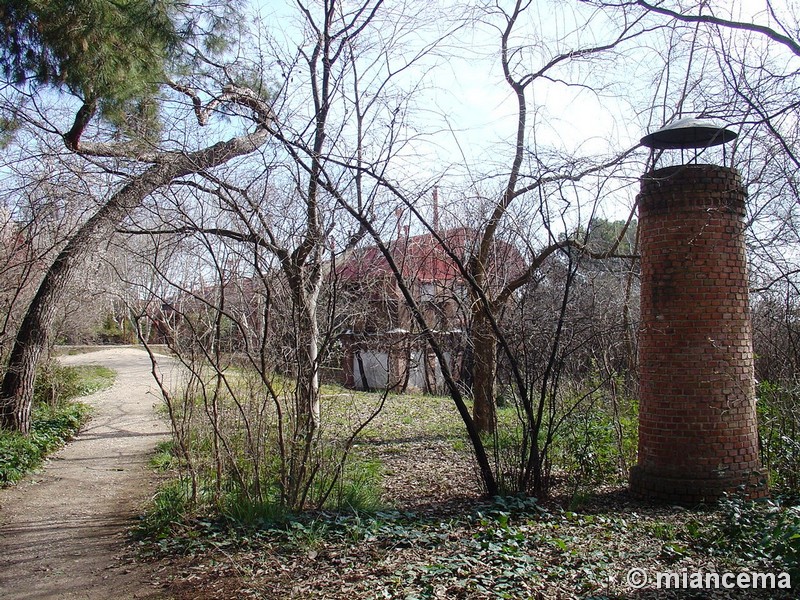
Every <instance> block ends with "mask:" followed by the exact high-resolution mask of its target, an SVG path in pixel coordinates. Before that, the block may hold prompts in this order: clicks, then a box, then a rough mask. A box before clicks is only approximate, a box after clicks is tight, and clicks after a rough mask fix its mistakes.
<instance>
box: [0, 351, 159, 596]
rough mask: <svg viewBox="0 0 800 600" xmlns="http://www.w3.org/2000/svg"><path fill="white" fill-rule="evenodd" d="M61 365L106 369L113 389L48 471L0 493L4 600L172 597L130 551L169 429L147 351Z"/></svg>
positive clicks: (93, 399)
mask: <svg viewBox="0 0 800 600" xmlns="http://www.w3.org/2000/svg"><path fill="white" fill-rule="evenodd" d="M63 362H64V363H65V364H101V365H104V366H107V367H109V368H111V369H113V370H115V371H116V372H117V379H116V383H115V384H114V386H113V387H112V388H111V389H109V390H107V391H105V392H100V393H98V394H95V395H93V396H90V397H88V398H86V401H87V402H88V403H89V404H92V405H93V406H94V407H95V409H96V410H95V415H94V417H93V419H92V420H91V421H90V422H89V424H88V426H87V427H86V429H85V431H83V432H81V434H80V435H79V436H78V437H77V438H76V439H75V440H73V441H72V442H71V443H70V444H68V445H67V447H66V448H64V449H62V450H61V451H60V452H59V453H58V454H57V455H56V456H55V457H54V458H53V459H52V460H50V461H49V462H48V463H47V465H46V467H45V469H44V470H43V471H42V472H40V473H37V474H35V475H33V476H31V477H28V478H27V479H26V480H25V481H24V482H22V483H20V484H19V485H17V486H15V487H13V488H9V489H4V490H2V489H0V598H4V599H6V600H12V599H15V600H17V599H19V600H21V599H23V598H24V599H34V598H35V599H50V598H53V599H55V598H58V599H59V600H62V599H82V600H107V599H117V600H125V599H128V598H151V599H155V598H158V599H163V598H167V597H168V596H167V595H166V594H165V592H164V591H163V589H162V588H161V584H160V583H159V581H158V577H157V575H156V574H155V573H154V572H153V568H152V567H146V566H143V565H138V564H137V565H134V564H132V562H131V558H130V556H129V555H128V553H127V552H126V550H125V542H126V529H127V528H128V527H130V525H131V524H133V523H134V521H135V518H136V515H137V514H139V512H140V511H141V508H142V505H143V503H144V502H145V501H146V500H147V499H148V498H149V497H150V496H151V495H152V493H153V490H154V481H153V475H152V473H151V472H149V471H148V469H147V461H148V458H149V456H150V455H151V453H152V451H153V448H154V447H155V445H156V444H157V443H158V442H159V441H160V440H163V439H166V437H167V433H168V427H167V424H166V423H165V422H164V421H163V420H162V419H160V418H159V417H158V416H157V415H156V413H155V411H154V406H155V405H156V404H157V403H158V402H159V398H160V396H159V394H158V389H157V387H156V385H155V381H154V380H153V378H152V376H151V375H150V362H149V360H148V358H147V355H146V354H145V353H144V352H143V351H141V350H136V349H133V348H112V349H107V350H101V351H98V352H92V353H89V354H82V355H76V356H68V357H64V359H63Z"/></svg>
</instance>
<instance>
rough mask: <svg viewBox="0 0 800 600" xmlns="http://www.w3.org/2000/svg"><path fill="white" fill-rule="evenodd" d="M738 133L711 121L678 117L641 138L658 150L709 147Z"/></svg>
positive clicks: (726, 140) (644, 142) (734, 136)
mask: <svg viewBox="0 0 800 600" xmlns="http://www.w3.org/2000/svg"><path fill="white" fill-rule="evenodd" d="M737 135H738V134H737V133H736V132H735V131H732V130H730V129H725V128H724V127H719V126H717V125H714V124H713V123H710V122H709V121H701V120H700V119H695V118H691V117H689V118H685V119H678V120H677V121H675V122H673V123H670V124H669V125H665V126H664V127H662V128H661V129H659V130H658V131H654V132H653V133H650V134H648V135H646V136H644V137H643V138H642V139H641V142H642V144H643V145H645V146H647V147H648V148H654V149H657V150H679V149H680V150H683V149H689V148H708V147H709V146H718V145H720V144H724V143H726V142H730V141H731V140H734V139H736V136H737Z"/></svg>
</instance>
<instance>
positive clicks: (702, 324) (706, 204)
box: [630, 164, 766, 504]
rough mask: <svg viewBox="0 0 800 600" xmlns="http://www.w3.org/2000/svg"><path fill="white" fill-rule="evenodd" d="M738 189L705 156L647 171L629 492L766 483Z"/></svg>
mask: <svg viewBox="0 0 800 600" xmlns="http://www.w3.org/2000/svg"><path fill="white" fill-rule="evenodd" d="M745 198H746V192H745V190H744V188H743V187H742V184H741V181H740V179H739V175H738V173H737V172H736V171H735V170H733V169H729V168H726V167H720V166H713V165H697V164H692V165H681V166H677V167H667V168H663V169H659V170H656V171H652V172H651V173H649V174H648V175H647V176H646V177H645V178H643V180H642V186H641V193H640V194H639V197H638V203H639V236H640V244H641V273H642V275H641V277H642V279H641V328H640V331H639V377H640V396H639V397H640V409H639V410H640V414H639V458H638V464H637V465H636V466H635V467H634V468H633V469H632V470H631V479H630V486H631V491H632V493H633V494H634V495H636V496H639V497H644V498H649V499H654V500H661V501H666V502H675V503H681V504H694V503H699V502H713V501H715V500H717V499H718V498H719V497H720V496H721V495H722V494H723V493H725V492H736V491H738V490H745V491H746V493H747V494H748V495H750V496H751V497H753V496H762V495H764V494H766V485H765V483H764V477H763V473H762V471H761V465H760V461H759V452H758V431H757V428H756V409H755V379H754V370H753V349H752V331H751V323H750V312H749V306H748V281H747V263H746V255H745V243H744V217H745Z"/></svg>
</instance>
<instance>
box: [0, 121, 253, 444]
mask: <svg viewBox="0 0 800 600" xmlns="http://www.w3.org/2000/svg"><path fill="white" fill-rule="evenodd" d="M267 137H268V133H267V132H266V130H261V129H260V130H259V131H257V132H256V133H254V134H252V135H247V136H243V137H240V138H234V139H232V140H229V141H226V142H219V143H217V144H214V145H213V146H211V147H209V148H205V149H203V150H198V151H196V152H193V153H190V154H175V155H167V154H165V155H164V156H163V159H164V162H162V163H159V164H156V165H154V166H152V167H150V168H149V169H147V170H146V171H145V172H144V173H142V174H141V175H138V176H136V177H135V178H133V179H132V180H131V181H130V182H128V183H127V184H126V185H125V186H123V187H122V189H120V190H119V191H118V192H117V193H116V194H114V195H113V196H112V197H111V199H110V200H109V201H108V202H107V203H106V204H105V205H103V207H102V208H101V209H100V210H98V211H97V212H96V213H95V214H94V215H93V216H92V217H91V218H90V219H89V220H88V221H86V223H84V224H83V225H82V226H81V227H80V228H79V229H78V231H77V232H76V233H75V235H74V236H73V237H72V238H71V239H70V240H69V242H68V243H67V245H66V246H65V247H64V249H63V250H61V252H60V253H59V255H58V257H57V258H56V259H55V261H54V262H53V264H52V265H51V266H50V268H49V269H48V270H47V273H46V274H45V276H44V279H43V280H42V283H41V285H40V286H39V289H38V291H37V292H36V295H35V296H34V298H33V300H32V301H31V304H30V305H29V306H28V311H27V313H26V314H25V318H24V319H23V321H22V324H21V325H20V328H19V330H18V332H17V336H16V339H15V340H14V347H13V349H12V350H11V355H10V357H9V362H8V366H7V368H6V372H5V375H4V376H3V382H2V386H0V428H2V429H9V430H13V431H20V432H23V433H28V432H29V431H30V424H31V423H30V422H31V407H32V404H33V383H34V379H35V377H36V367H37V366H38V364H39V360H40V359H41V356H42V352H43V350H44V349H45V347H46V345H47V343H48V340H49V337H50V332H51V329H52V327H53V322H54V320H55V313H56V307H57V306H58V302H59V300H60V299H61V297H62V296H63V294H64V291H65V289H66V287H67V285H68V284H69V282H70V279H71V277H72V273H73V272H74V270H75V269H76V268H79V267H80V265H81V264H82V263H83V262H84V260H85V259H86V257H87V256H89V255H90V254H92V253H93V252H95V251H96V250H97V248H98V247H99V245H100V244H101V243H102V241H103V240H105V239H108V238H109V237H110V236H111V235H112V234H113V233H114V230H115V229H116V226H117V224H118V223H120V222H121V221H122V220H123V219H124V218H125V217H126V216H127V215H128V214H130V212H131V211H132V210H133V209H135V208H136V207H138V206H139V205H140V204H141V203H142V201H143V200H144V199H145V198H146V197H147V196H148V195H150V194H151V193H152V192H153V191H155V190H156V189H158V188H159V187H161V186H163V185H166V184H168V183H170V182H171V181H173V180H174V179H175V178H176V177H181V176H185V175H189V174H191V173H196V172H198V171H200V170H202V169H208V168H211V167H215V166H217V165H220V164H222V163H224V162H226V161H228V160H229V159H231V158H233V157H235V156H240V155H243V154H248V153H250V152H252V151H253V150H254V149H256V148H257V147H258V146H260V145H261V144H262V143H263V142H264V141H266V139H267Z"/></svg>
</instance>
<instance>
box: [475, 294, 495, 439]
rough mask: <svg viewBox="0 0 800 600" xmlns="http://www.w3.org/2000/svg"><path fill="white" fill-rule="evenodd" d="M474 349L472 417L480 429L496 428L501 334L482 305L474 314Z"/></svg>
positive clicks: (485, 430) (481, 430) (491, 429)
mask: <svg viewBox="0 0 800 600" xmlns="http://www.w3.org/2000/svg"><path fill="white" fill-rule="evenodd" d="M470 338H471V342H472V353H473V356H472V358H473V371H472V395H473V405H472V418H473V420H474V421H475V427H476V429H477V430H478V431H480V432H482V433H485V432H489V431H494V429H495V427H496V426H497V408H496V404H495V397H494V396H495V379H496V377H497V336H496V335H495V332H494V331H492V326H491V324H490V323H489V321H488V319H487V318H486V315H485V314H484V313H483V311H482V309H480V308H478V309H477V310H476V311H475V313H474V314H473V319H472V332H471V335H470Z"/></svg>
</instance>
